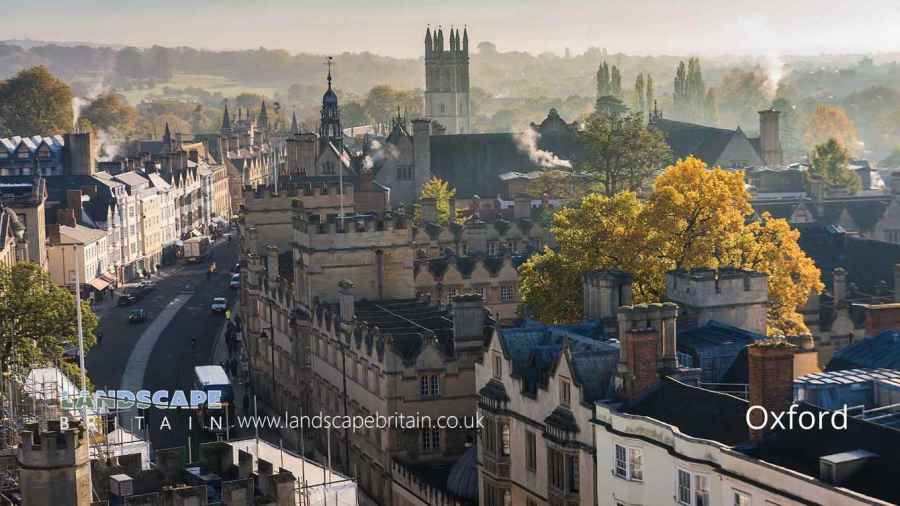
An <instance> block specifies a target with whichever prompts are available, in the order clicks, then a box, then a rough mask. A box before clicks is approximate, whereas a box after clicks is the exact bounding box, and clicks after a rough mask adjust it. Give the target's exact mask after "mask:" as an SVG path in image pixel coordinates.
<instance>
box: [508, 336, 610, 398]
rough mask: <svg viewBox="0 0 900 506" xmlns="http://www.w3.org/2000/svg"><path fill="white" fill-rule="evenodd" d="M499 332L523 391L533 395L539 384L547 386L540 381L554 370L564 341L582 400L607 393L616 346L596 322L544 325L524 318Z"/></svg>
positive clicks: (513, 371) (600, 396) (603, 396)
mask: <svg viewBox="0 0 900 506" xmlns="http://www.w3.org/2000/svg"><path fill="white" fill-rule="evenodd" d="M498 335H499V338H500V340H501V346H502V347H503V350H504V352H505V353H506V355H507V357H508V358H509V359H510V361H511V363H512V368H513V370H512V374H513V376H514V377H517V378H519V379H520V380H521V381H522V383H523V388H524V390H525V392H524V393H526V394H528V395H531V396H534V395H536V393H537V389H538V387H546V385H543V382H544V381H545V380H546V378H547V377H548V376H549V375H550V374H551V373H552V372H553V371H554V370H555V369H556V366H557V362H558V361H559V360H560V358H561V357H562V352H563V347H564V343H567V344H566V345H567V346H568V348H569V356H570V357H571V362H570V364H571V367H572V372H573V374H574V376H575V378H574V379H575V381H576V382H577V383H578V384H579V385H580V386H581V388H582V393H583V395H584V400H585V402H593V401H596V400H600V399H604V398H607V397H608V396H609V394H610V389H611V387H612V377H613V375H614V373H615V367H616V364H617V363H618V360H619V346H618V343H616V342H614V341H608V340H605V337H604V334H603V327H602V326H601V325H600V324H599V323H597V322H584V323H581V324H576V325H545V324H543V323H539V322H535V321H526V322H525V323H524V324H523V325H522V326H520V327H516V328H512V329H502V330H500V331H499V332H498Z"/></svg>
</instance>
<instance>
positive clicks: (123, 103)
mask: <svg viewBox="0 0 900 506" xmlns="http://www.w3.org/2000/svg"><path fill="white" fill-rule="evenodd" d="M82 118H84V119H86V120H88V121H90V122H91V125H92V126H93V127H94V128H97V129H100V130H118V131H119V132H121V133H123V134H127V133H129V132H130V131H131V130H132V129H133V128H134V124H135V122H136V121H137V109H135V108H134V107H132V106H130V105H128V101H127V100H125V97H123V96H122V95H118V94H115V93H108V94H106V95H100V96H99V97H97V98H95V99H94V100H93V101H92V102H91V103H90V104H88V105H87V106H86V107H84V108H83V109H82V110H81V116H80V117H79V120H81V119H82Z"/></svg>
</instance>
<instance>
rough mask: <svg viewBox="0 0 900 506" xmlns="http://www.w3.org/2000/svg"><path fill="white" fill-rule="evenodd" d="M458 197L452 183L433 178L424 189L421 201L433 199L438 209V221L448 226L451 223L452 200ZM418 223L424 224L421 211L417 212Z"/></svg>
mask: <svg viewBox="0 0 900 506" xmlns="http://www.w3.org/2000/svg"><path fill="white" fill-rule="evenodd" d="M455 196H456V190H455V189H454V188H453V187H452V186H450V183H448V182H447V181H444V180H443V179H441V178H439V177H433V178H431V179H430V180H429V181H428V182H427V183H425V185H424V186H423V187H422V193H421V194H420V195H419V198H420V199H426V198H432V199H434V200H435V207H437V219H438V223H440V224H441V225H446V224H447V222H449V221H450V199H452V198H453V197H455ZM416 222H417V223H421V222H422V215H421V209H417V210H416Z"/></svg>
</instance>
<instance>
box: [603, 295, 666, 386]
mask: <svg viewBox="0 0 900 506" xmlns="http://www.w3.org/2000/svg"><path fill="white" fill-rule="evenodd" d="M677 316H678V306H677V305H676V304H674V303H671V302H666V303H662V304H658V303H657V304H641V305H637V306H622V307H620V308H619V312H618V321H619V341H620V343H621V351H620V352H619V365H618V370H617V386H618V389H619V391H620V392H621V394H622V396H623V397H624V398H625V399H627V400H634V399H637V398H639V397H641V396H642V395H643V394H644V393H646V392H647V391H648V390H649V389H650V388H652V387H653V386H654V385H655V384H656V383H657V381H659V378H660V376H667V375H670V374H672V373H675V372H676V371H677V369H678V359H677V356H676V350H675V346H676V337H675V319H676V318H677Z"/></svg>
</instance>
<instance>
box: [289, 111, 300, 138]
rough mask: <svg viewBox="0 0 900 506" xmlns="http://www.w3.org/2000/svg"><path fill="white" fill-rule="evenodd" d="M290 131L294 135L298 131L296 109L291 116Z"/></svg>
mask: <svg viewBox="0 0 900 506" xmlns="http://www.w3.org/2000/svg"><path fill="white" fill-rule="evenodd" d="M291 133H292V134H295V135H296V134H299V133H300V127H299V126H298V125H297V111H294V114H293V117H292V118H291Z"/></svg>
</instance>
